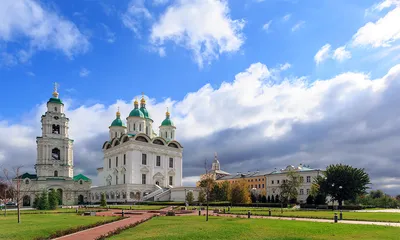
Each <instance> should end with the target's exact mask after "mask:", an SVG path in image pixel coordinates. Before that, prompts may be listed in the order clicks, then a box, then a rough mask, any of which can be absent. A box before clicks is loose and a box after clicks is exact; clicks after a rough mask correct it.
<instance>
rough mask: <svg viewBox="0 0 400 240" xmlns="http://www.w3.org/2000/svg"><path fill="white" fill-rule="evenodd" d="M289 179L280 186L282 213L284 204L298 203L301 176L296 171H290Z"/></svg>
mask: <svg viewBox="0 0 400 240" xmlns="http://www.w3.org/2000/svg"><path fill="white" fill-rule="evenodd" d="M286 176H287V179H285V180H283V181H282V184H281V185H280V186H279V199H280V203H281V212H283V203H287V202H289V201H290V202H294V203H296V199H297V196H298V195H299V192H298V188H299V187H300V184H301V183H300V174H298V173H297V172H295V171H289V172H288V173H287V174H286Z"/></svg>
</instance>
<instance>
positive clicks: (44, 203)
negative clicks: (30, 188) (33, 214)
mask: <svg viewBox="0 0 400 240" xmlns="http://www.w3.org/2000/svg"><path fill="white" fill-rule="evenodd" d="M37 209H39V210H47V209H49V200H48V196H47V192H46V191H45V190H43V192H42V194H41V195H40V198H39V201H38V207H37Z"/></svg>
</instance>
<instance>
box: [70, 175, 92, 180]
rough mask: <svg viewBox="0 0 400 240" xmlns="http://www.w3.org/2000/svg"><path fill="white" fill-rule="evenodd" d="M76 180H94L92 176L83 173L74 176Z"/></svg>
mask: <svg viewBox="0 0 400 240" xmlns="http://www.w3.org/2000/svg"><path fill="white" fill-rule="evenodd" d="M73 180H74V181H79V180H83V181H92V180H91V179H90V178H88V177H86V176H85V175H83V174H78V175H76V176H74V178H73Z"/></svg>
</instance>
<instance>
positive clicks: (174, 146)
mask: <svg viewBox="0 0 400 240" xmlns="http://www.w3.org/2000/svg"><path fill="white" fill-rule="evenodd" d="M168 146H169V147H173V148H178V145H176V144H175V143H170V144H169V145H168Z"/></svg>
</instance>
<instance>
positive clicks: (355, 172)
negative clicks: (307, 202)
mask: <svg viewBox="0 0 400 240" xmlns="http://www.w3.org/2000/svg"><path fill="white" fill-rule="evenodd" d="M316 182H317V184H318V186H319V191H320V192H322V193H325V194H327V195H329V196H331V198H332V199H333V200H336V201H338V203H339V208H340V207H341V206H342V204H343V201H344V200H355V199H356V197H357V196H359V195H362V194H365V193H366V190H367V189H368V184H370V180H369V176H368V174H367V173H366V172H365V171H364V169H361V168H354V167H352V166H350V165H343V164H336V165H329V166H328V167H327V168H326V171H325V172H323V176H318V177H317V178H316Z"/></svg>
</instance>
